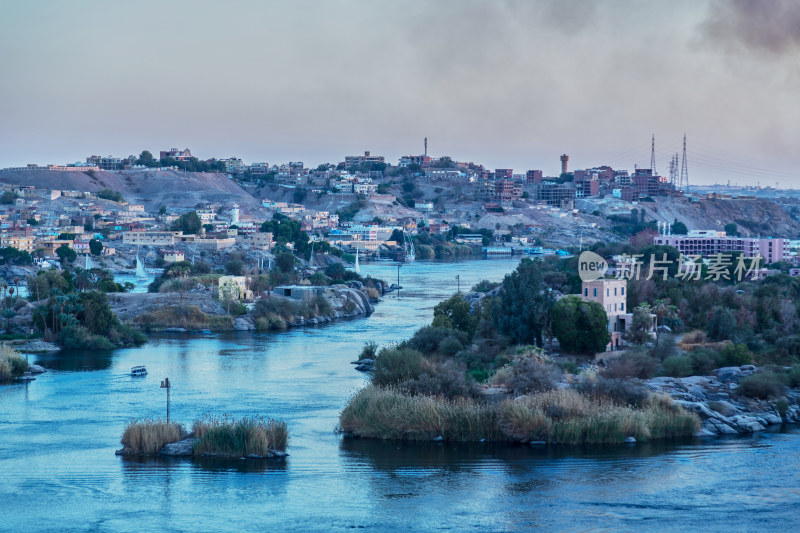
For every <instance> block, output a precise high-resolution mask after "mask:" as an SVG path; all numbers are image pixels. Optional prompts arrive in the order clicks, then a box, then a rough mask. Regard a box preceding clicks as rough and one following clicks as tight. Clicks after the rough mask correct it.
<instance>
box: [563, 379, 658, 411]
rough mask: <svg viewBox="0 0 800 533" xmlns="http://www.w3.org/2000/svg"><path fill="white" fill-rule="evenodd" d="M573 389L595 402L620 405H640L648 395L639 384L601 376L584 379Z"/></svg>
mask: <svg viewBox="0 0 800 533" xmlns="http://www.w3.org/2000/svg"><path fill="white" fill-rule="evenodd" d="M575 388H576V389H577V390H578V391H580V392H582V393H583V394H585V395H587V396H589V397H592V398H594V399H595V400H597V401H602V400H611V401H613V402H615V403H619V404H622V405H634V406H636V405H641V404H642V402H644V401H645V400H646V399H647V397H648V396H649V395H650V393H649V392H648V391H647V389H646V388H645V387H644V386H643V385H642V384H641V383H638V382H636V381H629V380H625V379H616V378H604V377H603V376H589V377H586V378H584V379H582V380H581V381H579V382H578V383H576V385H575Z"/></svg>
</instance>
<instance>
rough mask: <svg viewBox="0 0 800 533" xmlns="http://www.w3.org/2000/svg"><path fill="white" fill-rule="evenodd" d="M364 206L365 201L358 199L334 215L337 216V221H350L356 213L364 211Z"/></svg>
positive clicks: (365, 204)
mask: <svg viewBox="0 0 800 533" xmlns="http://www.w3.org/2000/svg"><path fill="white" fill-rule="evenodd" d="M366 206H367V202H366V200H364V199H362V198H359V199H358V200H356V201H355V202H353V203H351V204H349V205H347V206H346V207H343V208H342V209H339V210H338V211H336V214H337V215H339V220H341V221H350V220H353V217H355V216H356V213H358V212H359V211H361V210H362V209H364V208H365V207H366Z"/></svg>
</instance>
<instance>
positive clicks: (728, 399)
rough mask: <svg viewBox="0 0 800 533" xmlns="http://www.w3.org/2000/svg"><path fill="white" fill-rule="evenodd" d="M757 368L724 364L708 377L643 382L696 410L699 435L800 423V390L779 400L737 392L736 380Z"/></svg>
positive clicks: (685, 407) (791, 391) (658, 378)
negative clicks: (740, 394) (699, 425)
mask: <svg viewBox="0 0 800 533" xmlns="http://www.w3.org/2000/svg"><path fill="white" fill-rule="evenodd" d="M756 371H757V369H756V367H755V366H753V365H744V366H739V367H724V368H718V369H717V370H715V371H714V374H713V375H710V376H690V377H685V378H671V377H657V378H653V379H650V380H647V381H646V385H647V386H648V388H650V390H652V391H653V392H659V393H663V394H667V395H669V396H670V397H671V398H672V399H673V401H674V402H675V403H677V404H678V405H681V406H683V407H684V409H687V410H689V411H693V412H695V413H697V415H698V416H699V417H700V419H701V420H702V426H701V428H700V430H699V431H698V432H697V436H698V437H713V436H720V435H741V434H748V433H753V432H755V431H763V430H764V429H766V428H767V427H768V426H771V425H777V424H781V423H790V424H796V423H800V405H799V404H800V393H799V392H798V391H796V390H794V391H793V390H790V391H787V392H786V394H785V397H784V398H783V399H782V400H777V399H776V400H759V399H754V398H745V397H742V396H739V395H737V394H736V392H735V391H736V389H737V388H738V386H739V381H741V379H742V378H744V377H745V376H749V375H751V374H753V373H754V372H756ZM784 402H785V403H784ZM781 404H783V405H781Z"/></svg>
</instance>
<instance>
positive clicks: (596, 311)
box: [550, 296, 611, 354]
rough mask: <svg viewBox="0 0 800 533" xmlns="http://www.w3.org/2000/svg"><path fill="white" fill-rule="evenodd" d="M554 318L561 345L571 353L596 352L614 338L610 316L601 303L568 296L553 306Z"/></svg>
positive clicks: (552, 315) (553, 321)
mask: <svg viewBox="0 0 800 533" xmlns="http://www.w3.org/2000/svg"><path fill="white" fill-rule="evenodd" d="M550 312H551V321H552V324H553V330H554V333H555V336H556V338H557V339H558V343H559V345H561V348H563V349H564V350H566V351H567V352H570V353H587V354H591V353H596V352H602V351H604V350H605V348H606V345H607V344H608V343H609V342H610V341H611V334H610V333H609V332H608V315H606V311H605V309H603V306H602V305H601V304H599V303H597V302H584V301H583V300H582V299H581V298H580V297H579V296H565V297H564V298H561V299H560V300H559V301H558V302H556V303H555V304H554V305H553V308H552V309H551V311H550Z"/></svg>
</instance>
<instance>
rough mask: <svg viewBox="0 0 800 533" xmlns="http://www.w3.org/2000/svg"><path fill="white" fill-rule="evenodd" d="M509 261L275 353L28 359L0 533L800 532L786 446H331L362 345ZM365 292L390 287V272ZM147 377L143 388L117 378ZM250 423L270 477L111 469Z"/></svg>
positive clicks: (240, 465) (410, 292) (0, 439)
mask: <svg viewBox="0 0 800 533" xmlns="http://www.w3.org/2000/svg"><path fill="white" fill-rule="evenodd" d="M516 262H517V260H512V259H498V260H489V261H470V262H462V263H427V262H422V261H419V262H416V263H411V264H406V265H405V266H403V267H402V268H401V272H400V275H401V284H402V285H403V286H404V290H403V291H401V293H400V295H399V297H398V295H396V294H392V295H389V296H387V297H386V298H385V299H384V301H383V302H382V303H381V304H380V305H378V306H377V309H376V312H375V313H374V314H373V315H372V316H370V317H369V318H366V319H356V320H351V321H345V322H338V323H334V324H331V325H327V326H324V327H319V328H313V329H298V330H292V331H288V332H284V333H279V334H269V335H266V334H265V335H260V334H259V335H252V334H232V335H228V336H213V335H182V336H165V337H159V338H156V339H153V340H152V341H151V342H150V343H149V344H148V345H146V346H145V347H143V348H138V349H130V350H117V351H114V352H110V353H98V352H84V353H72V354H61V355H57V356H36V357H35V359H36V361H37V362H39V363H40V364H42V365H44V366H46V367H48V368H49V369H50V371H49V372H47V373H46V374H44V375H42V376H41V377H39V378H38V379H37V380H36V381H33V382H31V383H29V384H26V385H22V384H20V385H9V386H2V387H0V530H8V531H85V530H91V531H114V532H116V531H143V530H156V531H160V530H166V531H185V530H189V529H192V530H197V531H211V530H228V531H243V530H244V531H250V530H253V531H255V530H258V531H263V530H286V529H291V530H303V531H309V530H317V531H331V530H341V529H351V528H360V527H365V528H370V529H374V530H409V529H410V530H432V529H444V530H458V531H462V530H475V531H483V530H526V529H531V528H534V527H546V528H548V529H558V530H563V529H567V530H587V529H590V530H617V529H621V528H622V529H636V530H642V529H658V530H679V529H682V530H696V529H698V528H699V527H702V528H703V529H707V530H709V531H715V530H716V531H718V530H723V529H725V530H751V529H752V530H755V529H759V530H761V529H778V528H781V527H784V528H793V529H796V528H797V525H798V524H800V517H798V509H800V488H798V481H799V480H800V476H799V475H798V473H797V472H798V471H800V459H799V457H800V433H798V432H796V431H792V432H786V433H779V432H776V433H767V434H763V435H759V436H754V437H751V438H746V439H729V440H716V441H711V442H705V443H703V442H682V443H670V444H666V445H641V444H640V445H636V446H633V447H607V448H598V447H592V448H566V447H563V448H542V449H536V448H529V447H521V446H520V447H506V446H492V445H469V446H452V445H444V444H434V443H431V444H418V445H409V444H401V443H383V442H369V441H358V440H346V439H342V438H341V437H340V436H338V435H337V434H336V433H335V431H334V430H335V427H336V423H337V418H338V414H339V411H340V410H341V408H342V407H343V406H344V404H345V402H346V401H347V398H348V397H349V396H350V394H352V393H353V392H354V391H355V390H357V389H358V388H359V387H361V386H363V384H364V376H363V375H362V374H360V373H358V372H356V371H354V370H353V365H351V364H349V362H350V361H352V360H353V359H354V358H355V356H356V354H357V353H358V352H359V351H360V348H361V346H362V345H363V342H364V341H365V340H375V341H377V342H379V343H386V342H391V341H395V340H402V339H404V338H406V337H408V336H409V335H410V334H411V333H412V332H413V331H414V330H415V329H416V328H418V327H420V326H421V325H423V324H425V323H428V322H429V321H430V319H431V317H432V313H433V306H434V305H435V304H436V303H437V302H438V301H440V300H441V299H443V298H445V297H447V296H448V295H450V294H451V293H452V292H454V291H455V290H456V279H455V276H456V275H459V276H460V277H461V287H462V289H463V288H466V287H468V286H470V285H471V284H473V283H475V282H477V281H478V280H480V279H484V278H489V279H496V280H499V279H501V278H502V276H503V275H504V274H505V273H507V272H509V271H511V270H512V269H513V268H514V266H515V265H516ZM362 273H365V274H366V273H372V274H373V275H376V276H378V277H381V278H384V279H386V280H389V281H393V282H396V276H397V268H396V266H392V265H385V264H381V265H376V264H372V265H367V264H365V265H362ZM139 364H144V365H146V366H147V369H148V370H149V372H150V373H149V375H148V376H147V377H145V378H136V379H134V378H131V377H130V376H129V375H128V372H129V371H130V367H131V366H134V365H139ZM164 377H169V378H170V381H171V382H172V384H173V389H172V416H173V418H174V419H177V420H179V421H184V422H186V423H189V422H191V420H193V419H195V418H197V417H199V416H201V415H202V414H204V413H228V414H231V415H235V416H241V415H249V414H264V415H271V416H275V417H279V418H282V419H284V420H286V421H287V422H288V424H289V429H290V433H291V442H290V447H289V453H290V454H291V456H290V457H289V458H288V459H287V460H286V461H285V462H269V463H254V462H247V461H235V462H219V461H191V460H184V459H177V460H163V459H131V458H120V457H116V456H115V455H114V450H116V449H118V448H119V447H120V445H119V437H120V435H121V433H122V429H123V427H124V425H125V423H126V421H128V420H130V419H131V418H134V417H139V416H163V415H164V412H165V400H166V399H165V395H164V392H163V391H162V390H161V389H160V388H159V383H160V381H161V379H163V378H164Z"/></svg>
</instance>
